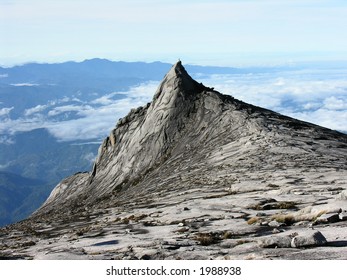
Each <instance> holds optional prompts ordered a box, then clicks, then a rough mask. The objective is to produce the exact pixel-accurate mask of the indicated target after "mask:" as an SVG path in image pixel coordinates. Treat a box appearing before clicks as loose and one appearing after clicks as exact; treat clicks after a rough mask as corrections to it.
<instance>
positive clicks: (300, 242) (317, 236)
mask: <svg viewBox="0 0 347 280" xmlns="http://www.w3.org/2000/svg"><path fill="white" fill-rule="evenodd" d="M326 243H327V240H326V239H325V237H324V235H323V234H322V233H321V232H320V231H312V232H307V233H304V234H299V235H297V236H295V237H293V239H292V241H291V247H293V248H300V247H312V246H323V245H325V244H326Z"/></svg>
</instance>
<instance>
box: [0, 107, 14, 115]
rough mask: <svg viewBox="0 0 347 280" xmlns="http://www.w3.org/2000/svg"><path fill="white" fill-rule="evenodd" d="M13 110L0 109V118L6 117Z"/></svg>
mask: <svg viewBox="0 0 347 280" xmlns="http://www.w3.org/2000/svg"><path fill="white" fill-rule="evenodd" d="M13 109H14V107H11V108H1V109H0V117H1V116H8V114H9V113H10V112H11V111H12V110H13Z"/></svg>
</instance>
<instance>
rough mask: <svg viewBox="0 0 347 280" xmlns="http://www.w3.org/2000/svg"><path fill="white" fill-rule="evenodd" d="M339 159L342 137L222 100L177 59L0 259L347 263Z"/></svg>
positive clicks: (15, 229) (4, 234) (344, 157)
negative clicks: (87, 167) (88, 167)
mask: <svg viewBox="0 0 347 280" xmlns="http://www.w3.org/2000/svg"><path fill="white" fill-rule="evenodd" d="M346 163H347V135H345V134H342V133H338V132H336V131H332V130H329V129H326V128H322V127H319V126H316V125H313V124H309V123H306V122H302V121H298V120H295V119H292V118H289V117H285V116H283V115H280V114H277V113H275V112H272V111H269V110H266V109H263V108H259V107H255V106H252V105H250V104H246V103H243V102H241V101H239V100H236V99H234V98H232V97H231V96H227V95H223V94H221V93H219V92H217V91H215V90H213V89H211V88H208V87H205V86H204V85H202V84H200V83H198V82H196V81H194V80H193V79H192V78H191V77H190V76H189V75H188V74H187V72H186V71H185V69H184V68H183V66H182V65H181V62H178V63H176V64H175V65H174V66H173V67H172V69H171V70H170V71H169V73H168V74H167V75H166V76H165V78H164V80H163V82H162V83H161V85H160V86H159V88H158V90H157V92H156V93H155V95H154V98H153V101H152V102H151V103H149V104H147V105H146V106H144V107H140V108H138V109H135V110H132V111H131V112H130V113H129V114H128V115H127V116H126V117H125V118H123V119H121V120H119V122H118V124H117V126H116V128H115V129H114V130H113V131H112V132H111V133H110V135H109V137H107V138H106V139H105V140H104V142H103V144H102V145H101V146H100V149H99V154H98V157H97V159H96V161H95V164H94V167H93V170H92V171H91V172H90V173H79V174H75V175H73V176H71V177H69V178H67V179H65V180H63V181H62V182H61V183H60V184H59V185H58V186H57V187H56V188H55V189H54V190H53V192H52V194H51V196H50V197H49V198H48V200H47V201H46V202H45V204H44V205H43V206H42V207H41V208H40V209H39V210H38V211H37V212H36V213H35V214H34V215H33V216H32V217H31V218H30V219H28V220H26V221H23V222H21V223H18V224H15V225H12V226H9V227H6V228H4V229H1V231H0V242H1V243H0V249H1V253H0V254H2V255H3V257H6V258H7V257H8V258H11V257H12V258H14V257H18V258H23V257H24V258H53V259H59V258H63V259H64V258H86V259H98V258H99V259H110V258H114V259H132V258H133V259H141V258H143V259H165V258H166V259H196V258H199V259H210V258H212V259H231V258H233V259H235V258H236V259H243V258H256V259H263V258H280V259H285V258H287V259H324V258H327V259H329V258H334V259H347V250H346V246H347V230H346V225H347V221H346V220H345V218H344V217H345V216H344V215H342V214H341V213H345V211H346V210H347V205H346V200H345V199H344V193H345V192H346V189H347V172H346V171H347V170H346V168H347V164H346ZM322 215H325V216H322ZM321 216H322V219H320V220H319V217H321ZM313 227H314V228H315V229H319V234H318V233H317V231H313ZM317 236H318V237H319V240H318V241H317V242H316V239H315V238H316V237H317ZM311 237H312V238H313V239H312V240H314V241H312V240H311V239H310V238H311ZM305 242H306V243H305ZM302 244H303V245H302ZM306 245H307V246H306ZM323 245H324V246H323ZM307 247H310V249H309V250H308V249H307ZM312 247H313V248H312Z"/></svg>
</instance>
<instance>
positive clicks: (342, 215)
mask: <svg viewBox="0 0 347 280" xmlns="http://www.w3.org/2000/svg"><path fill="white" fill-rule="evenodd" d="M339 219H340V220H341V221H347V211H343V212H341V213H340V214H339Z"/></svg>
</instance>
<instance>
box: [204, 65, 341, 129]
mask: <svg viewBox="0 0 347 280" xmlns="http://www.w3.org/2000/svg"><path fill="white" fill-rule="evenodd" d="M345 77H347V69H335V70H331V69H330V70H317V69H305V70H295V71H294V70H293V71H278V72H273V73H257V74H242V75H212V76H210V77H207V78H204V79H203V80H201V81H202V82H203V83H204V84H206V85H209V86H213V87H214V88H215V89H216V90H218V91H220V92H222V93H225V94H230V95H232V96H234V97H235V98H237V99H240V100H242V101H245V102H248V103H251V104H254V105H257V106H260V107H264V108H267V109H271V110H273V111H276V112H279V113H282V114H284V115H288V116H291V117H294V118H297V119H300V120H304V121H307V122H312V123H315V124H318V125H321V126H325V127H328V128H331V129H334V130H339V131H342V132H347V79H346V78H345Z"/></svg>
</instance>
